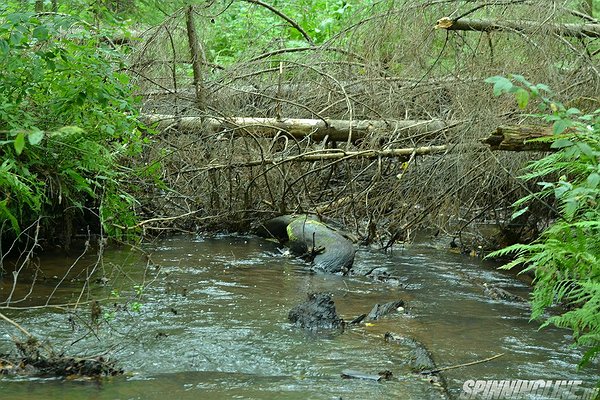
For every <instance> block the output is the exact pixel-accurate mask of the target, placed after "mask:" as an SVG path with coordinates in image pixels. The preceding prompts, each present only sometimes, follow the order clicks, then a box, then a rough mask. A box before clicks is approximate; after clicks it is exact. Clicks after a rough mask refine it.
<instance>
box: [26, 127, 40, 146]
mask: <svg viewBox="0 0 600 400" xmlns="http://www.w3.org/2000/svg"><path fill="white" fill-rule="evenodd" d="M43 138H44V132H43V131H41V130H39V129H36V130H34V131H33V132H30V133H29V135H27V139H29V143H30V144H32V145H33V146H35V145H36V144H39V143H40V142H41V141H42V139H43Z"/></svg>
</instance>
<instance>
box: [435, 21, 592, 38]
mask: <svg viewBox="0 0 600 400" xmlns="http://www.w3.org/2000/svg"><path fill="white" fill-rule="evenodd" d="M435 28H436V29H447V30H450V31H480V32H490V31H507V32H540V33H543V34H545V33H551V34H556V35H559V36H569V37H577V38H581V37H591V38H598V37H600V24H573V23H564V24H557V23H548V22H543V23H542V22H535V21H495V20H488V19H475V18H461V19H459V20H454V19H452V18H449V17H444V18H441V19H439V20H438V21H437V24H436V25H435Z"/></svg>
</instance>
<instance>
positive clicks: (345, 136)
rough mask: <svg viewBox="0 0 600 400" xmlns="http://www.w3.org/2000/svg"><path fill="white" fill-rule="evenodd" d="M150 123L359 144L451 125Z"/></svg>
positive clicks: (153, 118) (158, 119) (161, 118)
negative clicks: (382, 136)
mask: <svg viewBox="0 0 600 400" xmlns="http://www.w3.org/2000/svg"><path fill="white" fill-rule="evenodd" d="M142 119H143V120H144V121H145V122H146V123H147V124H157V127H158V129H167V128H170V127H175V128H176V129H178V130H180V131H188V132H190V131H191V132H202V131H203V130H205V131H212V132H217V131H221V130H232V131H237V132H242V133H241V134H248V133H249V134H253V135H257V136H262V137H274V136H275V135H277V134H279V133H280V132H281V133H283V134H287V135H289V136H292V137H294V138H297V139H303V138H305V137H311V138H312V139H313V140H317V141H319V140H323V139H325V138H326V137H327V138H328V139H329V140H332V141H338V142H343V141H355V140H360V139H364V138H365V137H366V136H367V135H370V134H374V133H390V134H392V133H394V132H396V131H399V130H403V131H406V132H408V133H411V134H414V133H427V132H435V131H440V130H443V129H445V128H446V127H447V126H448V125H447V124H446V123H445V122H444V121H441V120H435V119H434V120H396V121H383V120H356V121H346V120H330V119H326V120H321V119H295V118H289V119H282V120H277V119H275V118H240V117H231V118H205V119H203V118H200V117H177V116H174V115H160V114H150V115H148V114H147V115H143V116H142Z"/></svg>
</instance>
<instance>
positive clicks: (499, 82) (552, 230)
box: [488, 75, 600, 364]
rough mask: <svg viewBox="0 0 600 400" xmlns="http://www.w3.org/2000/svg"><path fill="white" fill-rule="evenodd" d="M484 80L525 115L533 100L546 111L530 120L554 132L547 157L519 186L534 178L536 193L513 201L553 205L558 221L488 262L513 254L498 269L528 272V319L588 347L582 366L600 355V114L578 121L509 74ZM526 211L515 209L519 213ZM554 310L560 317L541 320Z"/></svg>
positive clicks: (573, 112)
mask: <svg viewBox="0 0 600 400" xmlns="http://www.w3.org/2000/svg"><path fill="white" fill-rule="evenodd" d="M512 78H513V79H512V81H511V80H509V79H506V78H503V77H493V78H490V79H488V82H489V83H493V84H494V93H495V94H496V95H500V94H501V93H513V94H514V95H515V97H516V99H517V102H518V104H519V106H520V107H521V108H523V109H525V108H526V107H527V105H528V103H529V102H530V101H539V106H540V108H541V109H542V110H543V111H544V112H545V113H544V114H540V115H537V117H538V118H540V119H542V120H543V121H545V122H550V123H552V124H553V127H554V136H553V137H550V138H544V139H539V140H543V141H549V142H552V145H551V147H552V148H554V149H556V151H555V152H553V153H552V154H550V155H548V156H546V157H544V158H542V159H541V160H538V161H535V162H533V163H531V164H530V165H529V167H528V169H529V172H528V173H527V174H525V175H523V176H522V178H523V179H524V180H540V182H538V185H540V186H541V189H540V191H539V192H537V193H532V194H530V195H529V196H526V197H525V198H523V199H521V200H519V201H518V202H517V203H516V206H518V207H523V206H524V205H525V204H527V203H528V202H530V201H534V200H536V199H537V200H540V199H543V200H544V201H546V202H548V203H554V204H555V207H556V208H557V210H556V212H557V218H556V220H555V221H554V223H553V224H552V225H551V226H550V227H549V228H548V229H547V230H546V231H545V232H543V234H542V236H541V237H540V238H539V240H537V241H535V242H534V243H531V244H516V245H513V246H510V247H508V248H505V249H503V250H500V251H497V252H495V253H492V254H491V255H490V256H491V257H495V256H501V255H506V254H510V253H515V254H516V256H517V257H516V259H515V260H514V261H512V262H510V263H508V264H506V265H505V266H504V267H503V268H507V269H509V268H513V267H516V266H519V265H524V266H525V267H526V268H525V271H533V272H534V273H535V286H534V290H533V295H532V299H531V304H532V318H533V319H538V318H543V319H545V322H544V324H543V325H542V326H548V325H550V324H554V325H556V326H559V327H563V328H569V329H571V330H572V331H573V334H574V338H575V340H576V343H577V344H578V345H580V346H582V347H586V348H588V351H587V352H586V353H585V356H584V359H583V360H582V364H586V363H587V362H588V361H590V360H591V359H592V358H593V357H595V356H596V355H597V354H598V353H599V352H600V162H599V160H600V110H596V111H595V112H593V113H591V114H586V115H582V113H581V111H580V110H578V109H576V108H569V109H567V108H566V107H565V106H564V105H563V104H561V103H559V102H555V101H552V100H551V99H550V92H549V89H548V88H547V87H546V86H544V85H532V84H531V83H529V82H527V81H526V80H525V79H524V78H523V77H521V76H518V75H515V76H513V77H512ZM526 210H527V207H525V208H521V209H520V210H519V211H517V212H516V213H515V215H514V217H516V216H518V215H521V214H522V213H523V212H525V211H526ZM554 304H559V305H561V306H563V307H565V310H566V311H564V312H562V313H560V314H558V315H553V316H547V315H546V314H545V313H546V312H547V311H548V309H549V308H550V307H551V306H553V305H554Z"/></svg>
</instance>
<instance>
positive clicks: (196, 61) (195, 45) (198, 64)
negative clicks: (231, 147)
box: [185, 5, 205, 110]
mask: <svg viewBox="0 0 600 400" xmlns="http://www.w3.org/2000/svg"><path fill="white" fill-rule="evenodd" d="M185 15H186V19H185V22H186V26H187V35H188V44H189V47H190V55H191V57H192V71H193V74H194V81H193V84H194V89H195V91H196V106H197V107H198V109H199V110H204V106H205V104H204V87H203V79H202V60H203V57H202V47H201V46H200V42H199V41H198V33H197V32H196V23H195V21H194V6H191V5H190V6H188V8H187V11H186V14H185Z"/></svg>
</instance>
